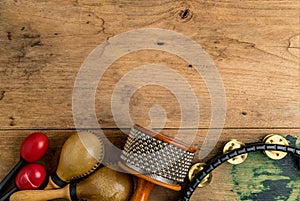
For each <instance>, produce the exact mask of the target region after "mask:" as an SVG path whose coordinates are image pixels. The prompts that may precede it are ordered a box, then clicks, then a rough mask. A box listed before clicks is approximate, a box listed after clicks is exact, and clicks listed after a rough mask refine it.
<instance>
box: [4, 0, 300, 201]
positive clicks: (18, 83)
mask: <svg viewBox="0 0 300 201" xmlns="http://www.w3.org/2000/svg"><path fill="white" fill-rule="evenodd" d="M299 19H300V2H299V1H294V0H282V1H259V0H257V1H235V0H228V1H225V0H224V1H223V0H222V1H204V0H198V1H197V0H192V1H154V0H152V1H131V0H126V1H96V0H86V1H81V0H76V1H71V0H63V1H58V0H53V1H32V0H30V1H22V0H5V1H1V2H0V156H1V157H0V169H1V171H0V179H1V178H3V177H4V175H5V174H6V173H7V172H8V171H9V169H10V168H11V167H12V165H13V164H14V163H15V162H16V161H17V160H18V152H19V146H20V143H21V141H22V140H23V139H24V138H25V137H26V136H27V135H28V134H30V133H31V132H33V131H34V130H39V131H44V132H45V133H47V134H48V135H49V137H50V143H51V147H50V150H49V152H48V153H47V156H46V157H45V158H44V159H43V160H42V163H44V164H45V165H46V166H47V169H48V171H49V172H51V171H53V170H54V169H55V167H56V163H57V159H58V156H59V150H60V148H61V145H62V144H63V142H64V140H65V139H66V138H67V137H68V136H70V134H72V133H74V132H75V131H74V129H75V125H74V122H73V116H72V92H73V86H74V82H75V80H76V75H77V73H78V71H79V69H80V67H81V64H82V63H83V61H84V60H85V58H86V57H87V56H88V55H89V54H90V52H91V51H92V50H93V49H94V48H96V47H97V46H98V45H99V44H101V43H103V42H105V41H106V40H109V38H111V37H113V36H116V35H118V34H121V33H123V32H125V31H129V30H134V29H138V28H150V27H151V28H163V29H169V30H173V31H176V32H179V33H182V34H184V35H186V36H187V37H190V38H191V39H193V40H194V41H196V42H197V43H199V44H200V45H201V46H202V47H203V49H204V50H205V51H206V52H207V53H208V54H209V55H210V57H211V59H212V60H213V62H214V63H215V64H216V66H217V69H218V71H219V73H220V75H221V78H222V80H223V84H224V88H225V92H226V119H225V125H224V130H223V132H222V135H221V138H220V141H219V142H218V144H217V146H216V147H215V148H214V149H213V151H212V153H210V155H208V156H207V157H206V158H205V160H207V159H209V158H210V157H212V156H214V155H216V154H217V153H220V152H221V148H222V145H223V144H224V142H225V141H227V140H229V139H231V138H236V139H240V140H242V141H245V142H252V141H258V140H260V139H261V138H262V137H263V136H265V135H266V134H268V133H279V134H283V135H292V136H294V138H293V139H296V137H299V135H300V134H299V133H300V132H299V131H300V130H299V129H300V125H299V122H300V22H299ZM145 40H147V38H145ZM190 51H193V50H192V49H191V50H190ZM150 63H158V64H162V65H165V66H168V67H169V68H171V69H174V70H175V71H176V72H178V74H180V75H181V76H182V77H183V78H185V79H186V80H187V81H188V83H189V84H190V85H191V87H192V89H193V91H194V92H195V94H196V96H197V98H198V101H199V106H200V117H201V119H200V122H199V126H198V127H196V128H182V129H186V130H198V131H197V132H198V134H197V137H196V139H195V140H194V142H193V144H194V145H195V146H196V147H197V148H200V147H201V145H202V143H203V140H204V138H205V136H206V134H207V129H208V128H210V121H211V104H210V102H211V97H210V92H209V91H208V89H207V87H206V85H205V83H204V80H203V79H202V78H201V77H200V76H199V75H198V73H197V72H196V70H195V69H194V68H192V67H189V65H190V64H189V63H187V62H186V61H184V60H183V59H181V58H179V57H178V56H176V55H171V54H169V53H164V52H160V51H154V50H151V51H150V50H143V51H138V52H134V53H130V54H128V55H126V56H124V57H121V58H120V59H119V60H117V61H115V62H114V63H113V64H112V65H111V66H110V67H109V69H108V70H107V71H106V72H105V74H104V75H103V77H102V79H101V81H100V82H99V85H98V88H97V91H96V94H95V100H96V105H95V108H96V116H97V121H98V122H99V126H101V127H102V128H105V132H106V134H107V136H108V137H109V139H111V140H112V141H113V142H114V143H115V144H116V145H118V147H120V148H121V147H122V145H123V144H124V140H125V135H124V134H122V133H121V132H120V131H117V130H116V128H117V126H116V124H115V121H114V117H113V115H112V112H111V107H112V102H111V99H112V93H113V90H114V88H115V87H116V85H117V83H118V81H119V80H120V79H121V78H122V77H123V76H124V75H126V73H128V72H130V71H131V70H132V69H134V68H136V67H138V66H140V65H143V64H150ZM166 79H168V78H166ZM179 87H180V86H179ZM157 104H159V105H161V106H162V107H163V108H164V109H165V111H166V114H167V117H168V119H167V121H166V124H165V126H164V130H163V132H166V133H168V134H172V135H174V132H175V130H176V129H177V128H179V127H180V121H181V113H180V106H179V104H178V102H177V100H176V97H175V96H174V95H173V94H172V93H171V92H170V91H168V90H167V89H165V88H163V87H160V86H153V85H151V86H145V87H143V88H140V89H139V90H138V91H137V92H136V93H135V94H134V95H133V97H132V98H131V101H130V115H131V118H132V119H133V121H134V122H136V123H139V124H141V125H143V126H146V125H147V124H149V123H150V117H149V115H148V111H149V110H150V108H151V107H152V106H153V105H157ZM219 109H222V108H219ZM84 127H89V124H88V123H87V124H86V125H85V126H84ZM211 129H216V128H211ZM196 159H197V158H196ZM264 161H265V157H264V156H263V155H254V156H253V158H252V159H251V158H250V159H249V162H248V163H246V164H245V165H244V166H239V167H237V168H234V167H232V166H230V165H229V164H226V165H224V166H222V167H220V169H218V170H217V171H215V174H214V180H213V183H212V184H211V185H210V187H207V188H204V189H199V190H197V192H196V193H195V195H194V196H193V200H255V196H256V195H253V194H251V193H249V192H246V191H247V189H251V184H253V186H255V185H258V186H259V185H261V182H262V181H263V182H265V181H264V180H262V177H266V176H263V173H259V174H256V176H257V175H259V177H257V178H255V176H253V175H252V178H251V179H252V180H253V182H250V181H249V182H250V184H249V185H250V186H249V185H248V184H247V182H248V181H247V180H248V178H247V177H245V176H244V177H241V178H240V179H241V181H240V182H239V179H238V175H239V174H242V172H243V171H242V170H243V169H244V170H246V169H250V170H253V169H255V167H254V166H255V165H257V167H260V166H259V165H260V164H262V163H264ZM267 161H268V160H267ZM291 161H292V159H286V160H285V161H284V162H283V164H285V165H287V166H288V165H289V164H291V163H292V162H291ZM276 165H277V166H278V165H279V164H277V163H276V164H275V165H274V164H273V162H272V163H271V162H270V161H269V162H267V163H266V165H265V166H264V167H265V168H266V169H267V170H268V171H269V172H272V173H274V174H275V173H276V174H278V171H276V167H277V166H276ZM268 168H269V169H268ZM282 170H284V168H283V169H282ZM298 171H299V169H298ZM253 172H254V170H253ZM254 173H255V172H254ZM266 174H267V173H266ZM276 174H275V175H276ZM245 175H247V176H249V175H250V173H247V174H246V173H245ZM250 177H251V175H250ZM299 177H300V176H299V174H295V175H292V173H291V172H290V175H285V177H276V178H275V177H272V178H264V179H265V180H268V181H272V180H278V181H279V180H280V179H282V180H284V179H286V181H290V183H289V184H286V186H289V188H287V187H285V188H286V189H290V190H289V191H284V190H282V189H276V188H275V191H278V192H280V191H281V190H282V193H283V194H284V196H285V197H284V198H282V199H285V198H286V197H289V199H290V200H297V199H298V198H299V194H300V193H299V190H298V191H297V187H295V188H293V185H294V183H293V182H297V181H299ZM292 178H293V179H292ZM268 187H270V188H272V187H274V186H270V185H269V186H268ZM275 187H276V186H275ZM277 187H278V185H277ZM281 187H282V186H281ZM281 187H278V188H281ZM264 188H265V189H267V185H265V186H264ZM253 189H254V191H255V190H256V192H257V196H264V197H256V198H257V199H258V200H259V199H263V198H265V199H267V200H272V199H273V198H274V199H276V198H275V197H268V196H270V194H268V192H266V191H267V190H265V191H264V192H263V193H265V194H263V193H259V192H260V190H259V189H255V188H254V187H253ZM273 189H274V188H273ZM291 189H292V190H291ZM293 189H294V190H293ZM298 189H299V188H298ZM176 196H177V194H176V193H174V192H171V191H168V190H165V189H162V188H159V187H158V188H156V189H155V190H154V193H153V194H152V197H151V200H160V201H164V200H174V199H175V197H176ZM251 196H252V197H251ZM297 196H298V197H297ZM278 199H280V197H279V198H278ZM299 200H300V198H299Z"/></svg>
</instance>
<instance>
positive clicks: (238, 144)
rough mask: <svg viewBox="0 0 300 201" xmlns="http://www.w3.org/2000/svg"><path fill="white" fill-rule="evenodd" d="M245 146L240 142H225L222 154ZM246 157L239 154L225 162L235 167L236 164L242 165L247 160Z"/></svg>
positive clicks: (233, 140)
mask: <svg viewBox="0 0 300 201" xmlns="http://www.w3.org/2000/svg"><path fill="white" fill-rule="evenodd" d="M244 146H245V144H244V143H243V142H240V141H238V140H236V139H232V140H230V141H229V142H227V143H226V144H225V146H224V148H223V153H224V154H226V153H228V152H231V151H233V150H235V149H239V148H241V147H244ZM247 156H248V154H247V153H246V154H241V155H238V156H236V157H233V158H231V159H229V160H227V162H228V163H231V164H233V165H237V164H241V163H243V162H244V161H245V160H246V159H247Z"/></svg>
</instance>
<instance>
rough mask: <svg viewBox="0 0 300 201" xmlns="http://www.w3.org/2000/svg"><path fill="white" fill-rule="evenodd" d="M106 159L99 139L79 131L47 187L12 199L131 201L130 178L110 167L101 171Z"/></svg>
mask: <svg viewBox="0 0 300 201" xmlns="http://www.w3.org/2000/svg"><path fill="white" fill-rule="evenodd" d="M103 158H104V144H103V142H102V140H101V139H100V137H99V136H98V135H96V134H94V133H92V132H87V131H80V132H77V134H74V135H72V136H70V137H69V138H68V139H67V140H66V142H65V143H64V145H63V147H62V150H61V155H60V159H59V163H58V166H57V170H56V172H55V173H53V174H52V175H51V176H50V178H49V183H48V185H47V186H46V188H45V189H44V190H24V191H19V192H16V193H14V194H13V195H12V196H11V197H10V200H11V201H25V200H26V201H27V200H31V201H46V200H51V199H57V198H64V199H68V200H78V199H82V200H88V201H100V200H101V201H126V200H128V199H129V197H130V196H131V191H132V179H131V177H130V176H129V175H128V174H125V173H121V172H118V171H115V170H112V169H110V168H108V167H101V168H99V166H100V164H101V162H102V160H103ZM82 178H83V180H82Z"/></svg>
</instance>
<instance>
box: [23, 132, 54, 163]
mask: <svg viewBox="0 0 300 201" xmlns="http://www.w3.org/2000/svg"><path fill="white" fill-rule="evenodd" d="M48 147H49V139H48V137H47V136H46V135H45V134H44V133H41V132H37V133H32V134H30V135H29V136H28V137H27V138H26V139H25V140H24V141H23V143H22V145H21V149H20V155H21V157H22V158H23V159H24V160H25V161H27V162H34V161H37V160H39V159H40V158H42V157H43V155H44V154H45V153H46V151H47V149H48Z"/></svg>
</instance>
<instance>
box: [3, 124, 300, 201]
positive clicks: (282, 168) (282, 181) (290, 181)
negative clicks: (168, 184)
mask: <svg viewBox="0 0 300 201" xmlns="http://www.w3.org/2000/svg"><path fill="white" fill-rule="evenodd" d="M34 131H40V130H1V131H0V164H1V167H0V168H1V169H0V170H1V171H0V180H1V179H2V178H3V177H4V176H5V174H6V173H7V172H8V171H9V170H10V168H11V167H12V166H13V165H14V164H15V163H16V162H17V161H18V160H19V147H20V144H21V142H22V141H23V139H24V138H25V137H26V136H27V135H29V134H30V133H32V132H34ZM42 131H43V132H44V133H46V134H47V136H48V137H49V139H50V148H49V150H48V152H47V154H46V155H45V157H44V158H43V159H41V160H40V161H39V162H40V163H42V164H44V165H45V167H46V168H47V171H48V173H51V172H53V171H54V170H55V168H56V166H57V161H58V158H59V155H60V149H61V146H62V144H63V142H64V141H65V140H66V139H67V137H68V136H70V135H72V134H74V133H75V131H74V130H42ZM161 132H162V133H164V134H167V135H169V136H173V137H174V136H176V135H177V131H176V130H172V129H169V130H163V131H161ZM104 133H105V135H106V136H107V137H108V139H109V140H110V141H111V142H112V143H113V144H114V145H115V146H117V147H118V148H120V149H121V148H122V147H123V145H124V142H125V140H126V133H125V134H124V133H123V132H122V131H120V130H105V131H104ZM270 133H277V134H282V135H284V136H286V138H287V139H288V140H289V141H290V143H291V144H292V145H293V146H295V143H297V144H298V146H299V147H300V141H299V139H300V130H299V129H225V130H223V132H222V135H221V138H220V139H219V141H218V143H217V145H216V147H215V148H214V149H213V150H212V151H211V153H210V154H209V155H208V156H207V157H206V158H205V159H201V160H200V159H199V157H198V156H199V153H197V154H196V156H195V159H194V162H199V161H201V162H207V161H208V160H209V159H211V158H212V157H214V156H216V155H218V154H220V153H221V152H222V147H223V145H224V144H225V143H226V142H227V141H228V140H230V139H232V138H236V139H238V140H241V141H243V142H245V143H251V142H259V141H260V140H261V139H262V138H263V137H264V136H266V135H267V134H270ZM206 134H207V130H206V129H203V130H198V131H197V136H196V138H195V140H194V142H193V146H195V147H196V148H197V149H198V151H199V149H200V147H201V145H202V143H203V141H204V138H205V136H206ZM187 137H188V136H187ZM297 138H298V142H296V139H297ZM248 157H249V158H248V159H247V160H246V162H245V163H243V164H241V165H237V166H232V165H230V164H229V163H225V164H223V165H222V166H220V167H219V168H217V169H216V170H215V171H214V172H213V181H212V183H211V184H210V185H209V186H207V187H205V188H202V189H200V188H199V189H197V190H196V192H195V193H194V195H193V196H192V200H199V199H205V200H240V199H241V200H242V199H245V198H247V197H248V198H249V199H251V198H253V199H254V197H255V196H262V198H265V199H267V200H273V198H274V197H272V195H277V194H276V193H275V194H274V191H278V192H279V193H280V192H282V196H285V198H290V200H297V199H298V198H299V191H297V190H299V188H297V185H298V183H297V182H299V179H300V175H299V166H298V161H297V160H296V158H294V157H291V156H288V157H287V158H286V159H283V160H281V161H272V160H271V159H268V158H267V157H266V156H264V155H263V154H262V153H255V154H249V156H248ZM278 168H279V169H278ZM259 169H263V170H261V171H259ZM273 174H274V175H273ZM278 174H280V175H278ZM276 175H277V176H278V177H276ZM270 182H274V183H276V185H275V186H268V185H270ZM259 185H262V186H259ZM269 187H272V188H274V189H275V190H269V189H268V188H269ZM249 188H253V191H251V192H250V191H249ZM278 188H281V189H278ZM284 188H286V190H285V189H284ZM272 192H273V193H272ZM177 196H178V193H177V192H173V191H170V190H166V189H163V188H161V187H156V188H155V189H154V192H153V193H152V195H151V198H150V200H153V201H154V200H161V201H164V200H165V201H170V200H176V198H177ZM297 196H298V197H297ZM293 198H297V199H293ZM254 200H255V199H254Z"/></svg>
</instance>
